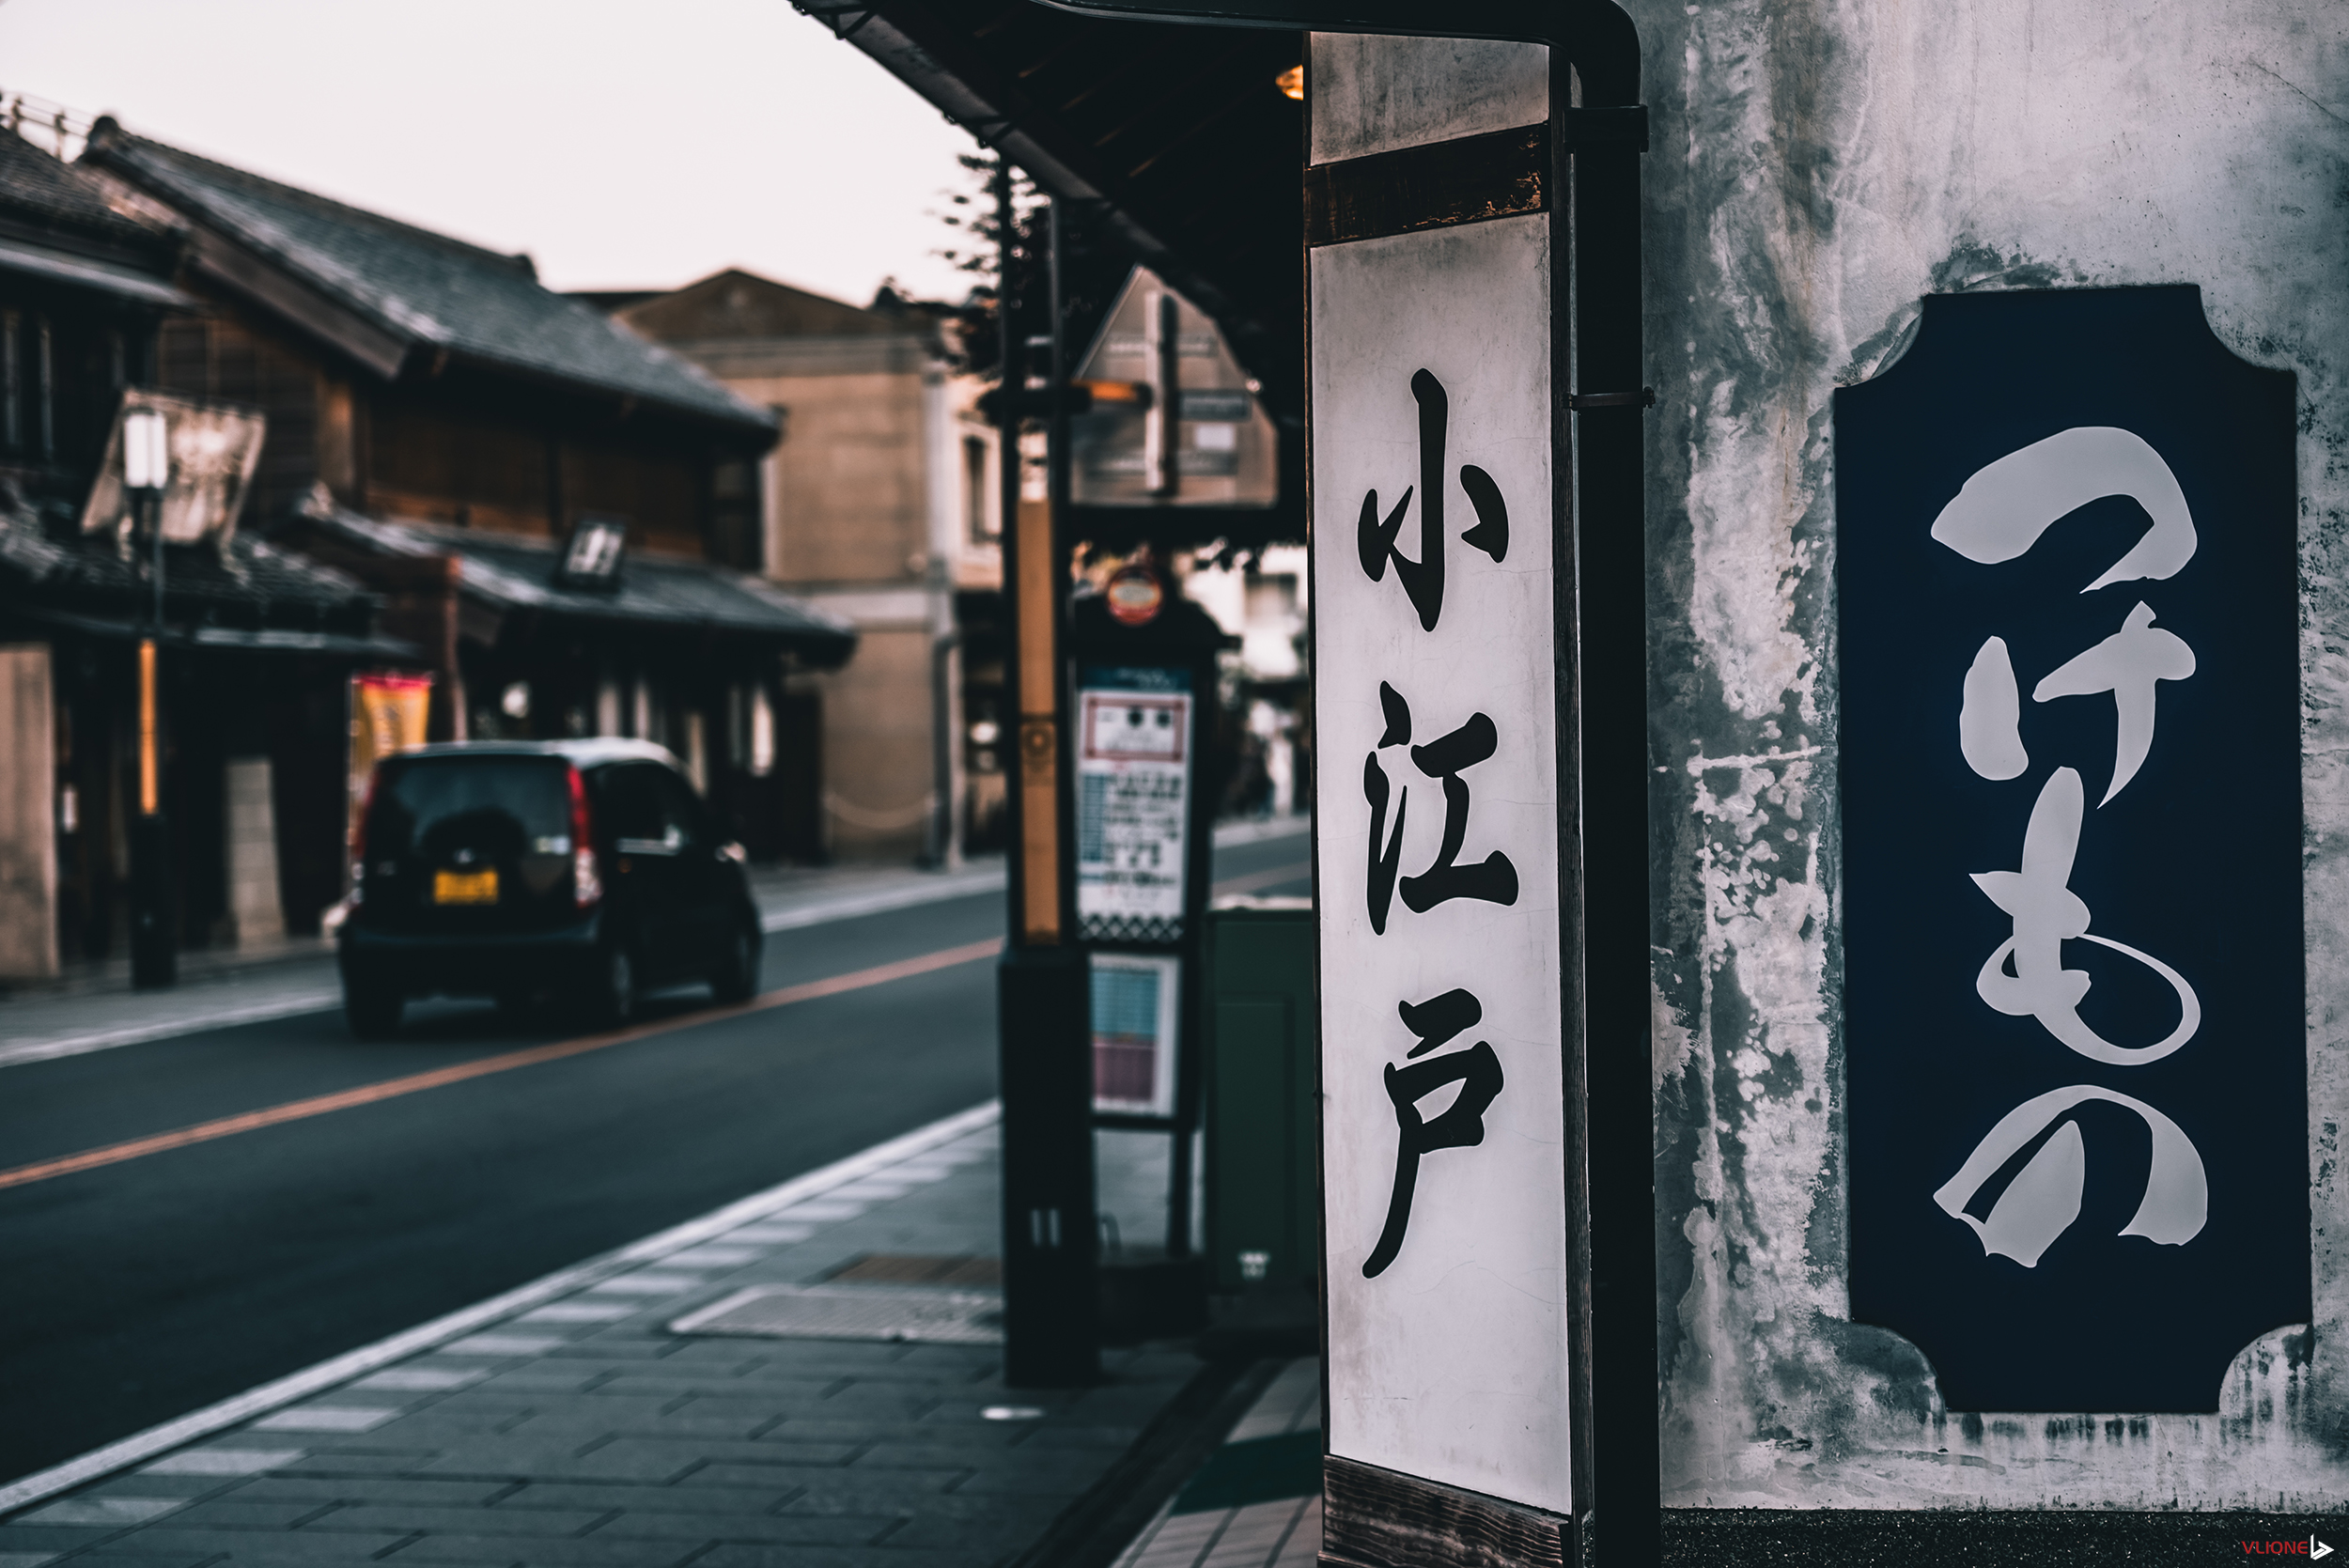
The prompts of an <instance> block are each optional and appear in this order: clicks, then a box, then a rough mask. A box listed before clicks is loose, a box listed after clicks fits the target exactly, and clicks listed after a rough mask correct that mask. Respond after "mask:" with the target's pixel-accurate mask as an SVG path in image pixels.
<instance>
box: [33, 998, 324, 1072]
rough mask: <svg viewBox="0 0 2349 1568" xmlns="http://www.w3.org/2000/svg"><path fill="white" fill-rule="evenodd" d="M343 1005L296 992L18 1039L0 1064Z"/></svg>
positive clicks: (52, 1058)
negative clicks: (119, 1024)
mask: <svg viewBox="0 0 2349 1568" xmlns="http://www.w3.org/2000/svg"><path fill="white" fill-rule="evenodd" d="M342 1004H343V994H342V992H341V991H339V990H334V991H297V992H296V993H294V994H293V995H291V996H283V997H279V998H278V999H277V1000H276V1001H261V1002H256V1003H254V1004H253V1005H252V1006H250V1007H224V1008H222V1009H220V1010H219V1011H217V1012H206V1013H200V1014H196V1015H194V1016H182V1017H176V1018H160V1019H157V1020H156V1021H155V1022H153V1023H143V1024H133V1025H132V1026H130V1027H128V1028H125V1029H107V1030H101V1031H100V1032H97V1033H94V1034H60V1035H55V1036H53V1037H52V1038H50V1039H46V1040H21V1041H19V1042H17V1043H16V1044H14V1045H8V1046H0V1067H15V1066H21V1065H23V1063H27V1062H54V1061H55V1060H57V1058H59V1057H61V1056H80V1055H82V1054H83V1053H84V1052H86V1051H93V1050H108V1049H111V1048H114V1047H116V1046H138V1045H144V1044H146V1043H147V1042H148V1041H149V1040H168V1039H170V1038H171V1037H172V1036H173V1035H175V1034H195V1033H200V1032H203V1031H205V1030H208V1029H226V1028H227V1027H228V1026H229V1025H231V1024H241V1023H267V1022H268V1021H269V1020H271V1019H272V1018H291V1017H300V1016H301V1015H302V1014H304V1013H326V1012H331V1011H333V1010H334V1008H337V1007H340V1006H341V1005H342Z"/></svg>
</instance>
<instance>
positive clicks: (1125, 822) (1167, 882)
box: [1077, 666, 1194, 943]
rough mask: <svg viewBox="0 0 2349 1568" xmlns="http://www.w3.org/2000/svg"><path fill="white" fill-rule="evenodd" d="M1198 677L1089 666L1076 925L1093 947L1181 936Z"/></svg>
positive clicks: (1080, 731)
mask: <svg viewBox="0 0 2349 1568" xmlns="http://www.w3.org/2000/svg"><path fill="white" fill-rule="evenodd" d="M1191 709H1192V694H1191V676H1190V671H1189V670H1187V669H1183V668H1179V667H1175V668H1164V669H1161V668H1119V667H1099V666H1092V667H1087V668H1085V669H1084V670H1083V671H1081V674H1080V675H1079V678H1078V687H1077V736H1078V749H1077V926H1078V934H1079V935H1080V936H1081V938H1082V939H1084V940H1086V941H1088V942H1113V943H1115V942H1141V943H1163V942H1173V941H1176V940H1179V939H1181V937H1182V935H1183V927H1184V908H1185V897H1186V894H1187V890H1188V877H1187V875H1186V874H1187V871H1188V866H1189V855H1190V790H1191V777H1190V775H1191V767H1192V757H1193V753H1194V746H1193V743H1192V735H1191V727H1192V721H1191Z"/></svg>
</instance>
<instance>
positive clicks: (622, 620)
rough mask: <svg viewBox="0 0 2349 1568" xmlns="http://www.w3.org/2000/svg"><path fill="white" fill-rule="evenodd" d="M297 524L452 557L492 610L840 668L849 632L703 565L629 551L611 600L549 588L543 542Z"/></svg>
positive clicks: (849, 647) (329, 521)
mask: <svg viewBox="0 0 2349 1568" xmlns="http://www.w3.org/2000/svg"><path fill="white" fill-rule="evenodd" d="M301 517H302V520H303V521H304V522H307V523H308V524H310V525H311V526H314V527H317V528H319V529H321V530H323V531H325V532H326V533H327V534H328V535H329V536H333V537H335V538H337V539H340V540H341V541H343V542H345V543H347V544H352V545H357V546H359V547H360V548H362V549H364V550H366V551H369V552H370V553H373V554H377V555H386V556H410V557H421V556H433V555H453V556H455V557H456V558H457V561H458V568H459V576H458V592H459V593H460V594H463V595H465V596H466V597H467V598H473V599H474V600H476V601H478V602H480V603H483V604H486V605H488V606H490V608H492V609H496V610H502V611H503V610H532V611H537V612H539V613H544V614H548V615H557V616H565V617H569V618H571V619H575V620H583V621H597V622H602V623H604V624H607V625H614V624H617V625H633V626H636V627H640V628H644V629H656V628H659V629H673V630H693V629H700V630H708V631H716V632H721V633H728V634H732V635H736V636H748V637H758V638H768V639H772V640H775V641H778V642H782V643H784V644H788V645H790V646H791V647H792V648H794V649H795V650H796V651H797V652H798V653H800V654H801V657H803V658H805V659H806V660H808V661H809V662H811V663H814V664H817V665H819V666H827V667H828V666H831V665H835V664H838V663H840V662H842V661H843V660H846V659H847V658H848V655H849V653H850V652H852V651H853V650H854V648H855V646H856V629H855V628H854V627H852V626H851V625H850V624H849V623H848V622H847V621H844V620H842V619H841V618H840V617H838V616H836V615H832V614H828V613H825V612H823V611H821V610H818V609H817V608H816V607H815V606H814V605H812V604H809V603H807V602H805V601H804V600H802V599H797V598H792V597H791V596H790V595H789V594H786V593H785V592H784V591H783V590H781V589H780V588H777V587H776V586H775V585H774V584H772V583H771V582H767V581H766V580H765V579H763V578H758V577H753V576H751V575H749V574H748V573H745V572H739V571H734V570H731V569H730V568H728V567H721V566H717V565H714V564H712V563H710V562H707V561H692V560H685V559H681V558H678V557H675V556H664V555H654V554H650V553H646V552H641V551H630V554H629V556H628V558H627V560H626V562H625V563H624V564H623V565H622V567H621V568H620V584H619V587H618V588H617V589H616V590H614V591H612V592H599V591H596V590H592V589H578V588H568V587H565V586H563V585H562V584H560V583H558V582H556V581H555V568H556V567H557V565H558V563H559V560H560V556H561V551H559V550H558V549H557V547H556V546H555V545H553V544H552V543H551V542H548V541H545V540H539V539H530V538H524V537H521V536H516V535H510V534H494V533H490V532H487V531H485V530H480V529H471V528H452V527H448V526H445V525H443V524H438V523H426V522H406V521H401V522H386V521H382V520H378V519H375V518H369V517H363V516H361V515H360V514H358V513H356V512H351V511H348V510H346V509H344V508H341V507H330V506H326V505H321V504H320V503H319V502H318V501H316V500H313V501H312V502H311V503H309V504H308V505H305V506H304V507H303V510H302V513H301Z"/></svg>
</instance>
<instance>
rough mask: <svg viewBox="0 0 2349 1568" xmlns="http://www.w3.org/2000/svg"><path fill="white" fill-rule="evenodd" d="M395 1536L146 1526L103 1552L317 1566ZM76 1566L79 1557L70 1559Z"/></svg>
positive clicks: (266, 1566)
mask: <svg viewBox="0 0 2349 1568" xmlns="http://www.w3.org/2000/svg"><path fill="white" fill-rule="evenodd" d="M405 1539H406V1537H405V1536H399V1535H320V1534H314V1533H312V1532H311V1531H308V1530H236V1531H230V1530H210V1529H176V1528H174V1529H155V1528H151V1527H150V1528H149V1529H143V1530H140V1531H138V1532H137V1533H136V1534H134V1535H126V1536H123V1537H122V1538H121V1539H119V1540H117V1541H109V1542H108V1543H106V1550H107V1551H109V1552H115V1553H119V1554H120V1555H122V1556H123V1557H125V1558H132V1557H136V1558H139V1559H140V1560H152V1558H154V1557H170V1556H172V1555H174V1554H177V1553H183V1552H185V1553H193V1554H194V1557H195V1558H196V1559H198V1560H208V1561H218V1560H220V1559H221V1558H222V1557H223V1556H224V1555H225V1554H228V1553H234V1554H235V1556H234V1559H233V1560H234V1562H235V1564H236V1568H246V1564H248V1563H258V1564H261V1565H262V1568H315V1565H317V1564H321V1563H329V1562H366V1561H370V1560H373V1559H374V1557H375V1555H376V1554H377V1553H379V1552H381V1551H382V1550H383V1549H384V1548H386V1547H388V1546H395V1545H398V1544H399V1543H400V1542H401V1541H403V1540H405ZM69 1561H70V1562H71V1563H73V1564H76V1565H77V1568H78V1564H79V1563H80V1562H81V1559H79V1558H71V1559H69Z"/></svg>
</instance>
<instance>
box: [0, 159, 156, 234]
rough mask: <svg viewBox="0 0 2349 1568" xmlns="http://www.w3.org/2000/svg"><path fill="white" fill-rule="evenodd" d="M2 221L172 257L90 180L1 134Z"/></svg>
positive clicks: (65, 165)
mask: <svg viewBox="0 0 2349 1568" xmlns="http://www.w3.org/2000/svg"><path fill="white" fill-rule="evenodd" d="M0 216H6V217H9V218H14V219H16V220H17V221H18V222H19V223H22V224H27V225H31V226H34V227H36V228H40V229H44V230H48V231H51V232H53V233H54V232H57V231H63V232H65V233H69V234H75V235H80V236H83V237H85V238H87V239H90V240H95V241H102V242H104V243H105V244H107V245H108V246H110V247H115V248H122V247H127V248H129V249H132V250H135V251H145V252H148V253H152V254H157V255H160V256H163V257H166V258H167V257H168V256H169V255H170V252H171V244H170V241H168V240H167V239H165V238H164V237H163V236H161V235H158V234H156V233H154V232H153V231H152V230H150V229H148V227H146V226H145V225H142V224H138V223H134V222H132V220H131V219H129V218H126V217H123V216H122V215H121V214H120V213H118V212H117V211H116V210H114V209H113V208H111V207H109V206H107V205H106V198H105V195H104V194H103V193H102V192H101V191H100V190H99V188H98V186H97V183H96V182H95V181H94V180H92V179H90V178H89V177H88V176H87V175H85V174H82V173H80V172H78V171H77V170H75V169H74V168H73V166H72V165H71V164H70V163H59V162H57V160H56V159H55V158H54V157H52V156H51V155H50V154H49V153H47V152H44V151H42V150H41V149H40V148H39V147H35V146H34V145H33V144H32V143H30V142H28V141H26V140H25V139H24V138H23V136H22V135H19V134H18V133H17V132H13V131H9V130H5V129H0Z"/></svg>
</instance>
